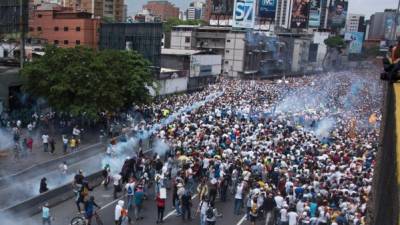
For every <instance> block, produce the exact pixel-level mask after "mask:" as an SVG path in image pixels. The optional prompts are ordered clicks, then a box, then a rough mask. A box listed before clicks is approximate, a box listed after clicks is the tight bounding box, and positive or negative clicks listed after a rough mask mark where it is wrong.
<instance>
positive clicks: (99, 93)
mask: <svg viewBox="0 0 400 225" xmlns="http://www.w3.org/2000/svg"><path fill="white" fill-rule="evenodd" d="M21 73H22V75H23V76H24V77H25V78H26V80H27V82H26V85H25V88H26V90H27V91H28V92H30V93H31V94H33V95H35V96H38V97H44V98H46V99H47V100H48V102H49V104H50V106H51V107H53V108H54V109H56V110H58V111H62V112H68V113H71V114H72V115H74V116H79V115H86V116H87V117H88V118H91V119H94V120H96V119H98V115H99V113H100V112H105V111H107V112H119V111H121V110H124V109H126V108H127V107H129V106H131V105H132V104H133V103H136V104H142V103H147V102H149V101H150V100H151V95H150V93H149V90H148V87H154V79H153V76H152V74H151V70H150V63H149V62H148V61H147V60H145V59H144V58H143V57H142V56H141V55H140V54H138V53H136V52H131V51H118V50H104V51H95V50H93V49H90V48H86V47H77V48H68V49H63V48H57V47H55V46H48V47H46V50H45V55H44V56H43V57H42V58H40V59H37V60H35V61H34V62H31V63H29V64H27V65H26V66H25V67H24V68H23V70H22V71H21Z"/></svg>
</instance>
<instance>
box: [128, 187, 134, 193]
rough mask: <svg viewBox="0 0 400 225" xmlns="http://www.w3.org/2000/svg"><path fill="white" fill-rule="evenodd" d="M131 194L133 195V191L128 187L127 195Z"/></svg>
mask: <svg viewBox="0 0 400 225" xmlns="http://www.w3.org/2000/svg"><path fill="white" fill-rule="evenodd" d="M132 194H133V189H132V186H131V185H129V186H128V195H132Z"/></svg>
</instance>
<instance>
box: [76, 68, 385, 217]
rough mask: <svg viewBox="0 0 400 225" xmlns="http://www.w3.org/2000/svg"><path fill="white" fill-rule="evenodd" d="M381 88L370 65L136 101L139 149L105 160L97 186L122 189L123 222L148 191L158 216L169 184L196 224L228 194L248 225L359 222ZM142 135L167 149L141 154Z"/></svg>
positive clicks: (226, 83)
mask: <svg viewBox="0 0 400 225" xmlns="http://www.w3.org/2000/svg"><path fill="white" fill-rule="evenodd" d="M380 88H381V86H380V83H379V81H378V79H377V78H376V77H374V75H373V73H372V72H369V71H355V72H351V71H347V72H337V73H331V74H325V75H315V76H307V77H301V78H289V79H283V80H278V81H244V80H241V81H238V80H226V79H223V80H221V81H220V82H218V83H216V84H214V85H210V86H209V87H208V88H207V89H206V90H204V91H201V92H196V93H192V94H182V95H176V96H170V97H167V98H164V99H161V100H159V101H157V102H155V103H154V104H152V105H149V106H143V107H137V108H136V113H139V114H140V115H142V118H143V120H140V121H135V122H134V123H133V125H132V127H131V130H132V131H133V134H134V135H135V137H140V140H139V148H138V150H137V151H136V153H129V154H126V153H124V155H123V156H124V157H125V156H128V158H127V159H126V160H125V162H124V164H123V166H122V169H121V168H110V167H112V166H110V165H107V166H106V167H105V168H104V171H103V176H104V181H103V185H104V187H105V188H108V184H109V183H113V192H114V197H115V198H118V197H119V193H120V192H121V191H122V192H124V193H125V194H126V196H127V197H126V199H125V201H122V200H121V201H119V202H118V205H117V206H116V209H115V223H116V224H117V225H120V224H127V223H128V222H129V220H130V218H129V214H128V213H127V211H128V210H130V209H131V208H134V211H135V213H134V215H135V216H134V217H135V219H136V220H141V219H142V218H143V216H142V214H141V209H142V205H143V202H144V201H145V200H146V199H148V198H149V196H150V195H152V194H153V197H155V199H156V204H157V209H158V216H157V223H162V222H163V218H164V208H165V206H166V204H168V202H169V201H168V202H166V196H167V194H166V192H171V193H170V194H171V196H172V200H171V204H172V205H173V206H174V208H175V210H176V214H177V215H178V216H181V217H182V219H183V220H186V219H189V220H191V219H193V218H194V215H193V214H192V213H191V211H192V210H193V209H195V211H196V214H197V215H199V218H200V224H201V225H205V224H206V225H214V224H216V223H217V220H218V217H219V216H221V215H220V213H219V212H218V210H217V209H216V207H215V203H216V201H222V202H224V201H226V200H227V199H228V198H232V199H234V208H233V213H234V214H236V215H242V214H244V215H246V219H247V220H248V221H249V222H250V223H251V224H256V221H258V220H263V221H265V222H264V223H265V224H266V225H272V224H273V225H276V224H279V225H287V224H288V225H307V224H311V225H326V224H332V225H346V224H347V225H361V224H365V215H366V211H367V202H368V197H369V194H370V192H371V185H372V176H373V171H374V165H375V155H376V151H377V148H378V131H379V125H380V120H381V102H382V96H381V94H382V91H381V89H380ZM210 96H213V97H211V98H210ZM199 102H203V103H204V104H198V103H199ZM196 105H197V106H196ZM185 109H187V110H185ZM175 112H179V113H175ZM156 125H157V126H156ZM155 126H156V127H157V129H153V128H154V127H155ZM148 133H150V135H148V136H146V135H143V134H148ZM139 134H140V135H139ZM142 137H143V138H144V139H146V140H148V139H149V138H150V137H151V140H152V141H153V140H158V141H161V142H163V143H165V144H166V145H168V146H169V148H168V151H166V152H163V151H160V149H156V148H157V147H158V146H157V145H153V146H152V145H149V146H148V147H152V148H153V150H154V151H153V152H155V154H146V151H145V149H144V147H143V146H144V144H143V142H145V141H146V140H142V139H141V138H142ZM114 144H116V143H114ZM114 151H116V153H115V155H113V156H111V157H121V156H119V155H118V154H119V153H118V144H116V146H115V149H114ZM116 171H118V172H117V173H116ZM80 187H84V185H82V186H80ZM81 190H84V188H81ZM81 193H83V191H81ZM88 195H89V194H88ZM194 196H197V197H198V198H199V202H200V203H199V205H198V206H197V207H195V206H193V203H192V198H193V197H194ZM81 197H82V196H81ZM81 197H78V198H77V206H78V210H80V208H79V204H80V203H82V202H85V200H84V198H83V197H84V196H83V197H82V198H81ZM132 219H133V218H132Z"/></svg>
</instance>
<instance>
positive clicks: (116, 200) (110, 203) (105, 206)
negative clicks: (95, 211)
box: [100, 195, 125, 210]
mask: <svg viewBox="0 0 400 225" xmlns="http://www.w3.org/2000/svg"><path fill="white" fill-rule="evenodd" d="M124 197H125V195H122V196H121V197H119V198H117V199H115V200H114V201H112V202H109V203H108V204H106V205H104V206H103V207H101V208H100V210H103V209H105V208H107V207H108V206H110V205H112V204H114V203H116V202H118V201H119V200H121V199H123V198H124Z"/></svg>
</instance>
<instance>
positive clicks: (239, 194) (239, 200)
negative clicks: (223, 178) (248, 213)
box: [234, 183, 243, 215]
mask: <svg viewBox="0 0 400 225" xmlns="http://www.w3.org/2000/svg"><path fill="white" fill-rule="evenodd" d="M242 205H243V183H240V184H239V185H238V186H237V187H236V192H235V207H234V214H235V215H240V210H241V209H242Z"/></svg>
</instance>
